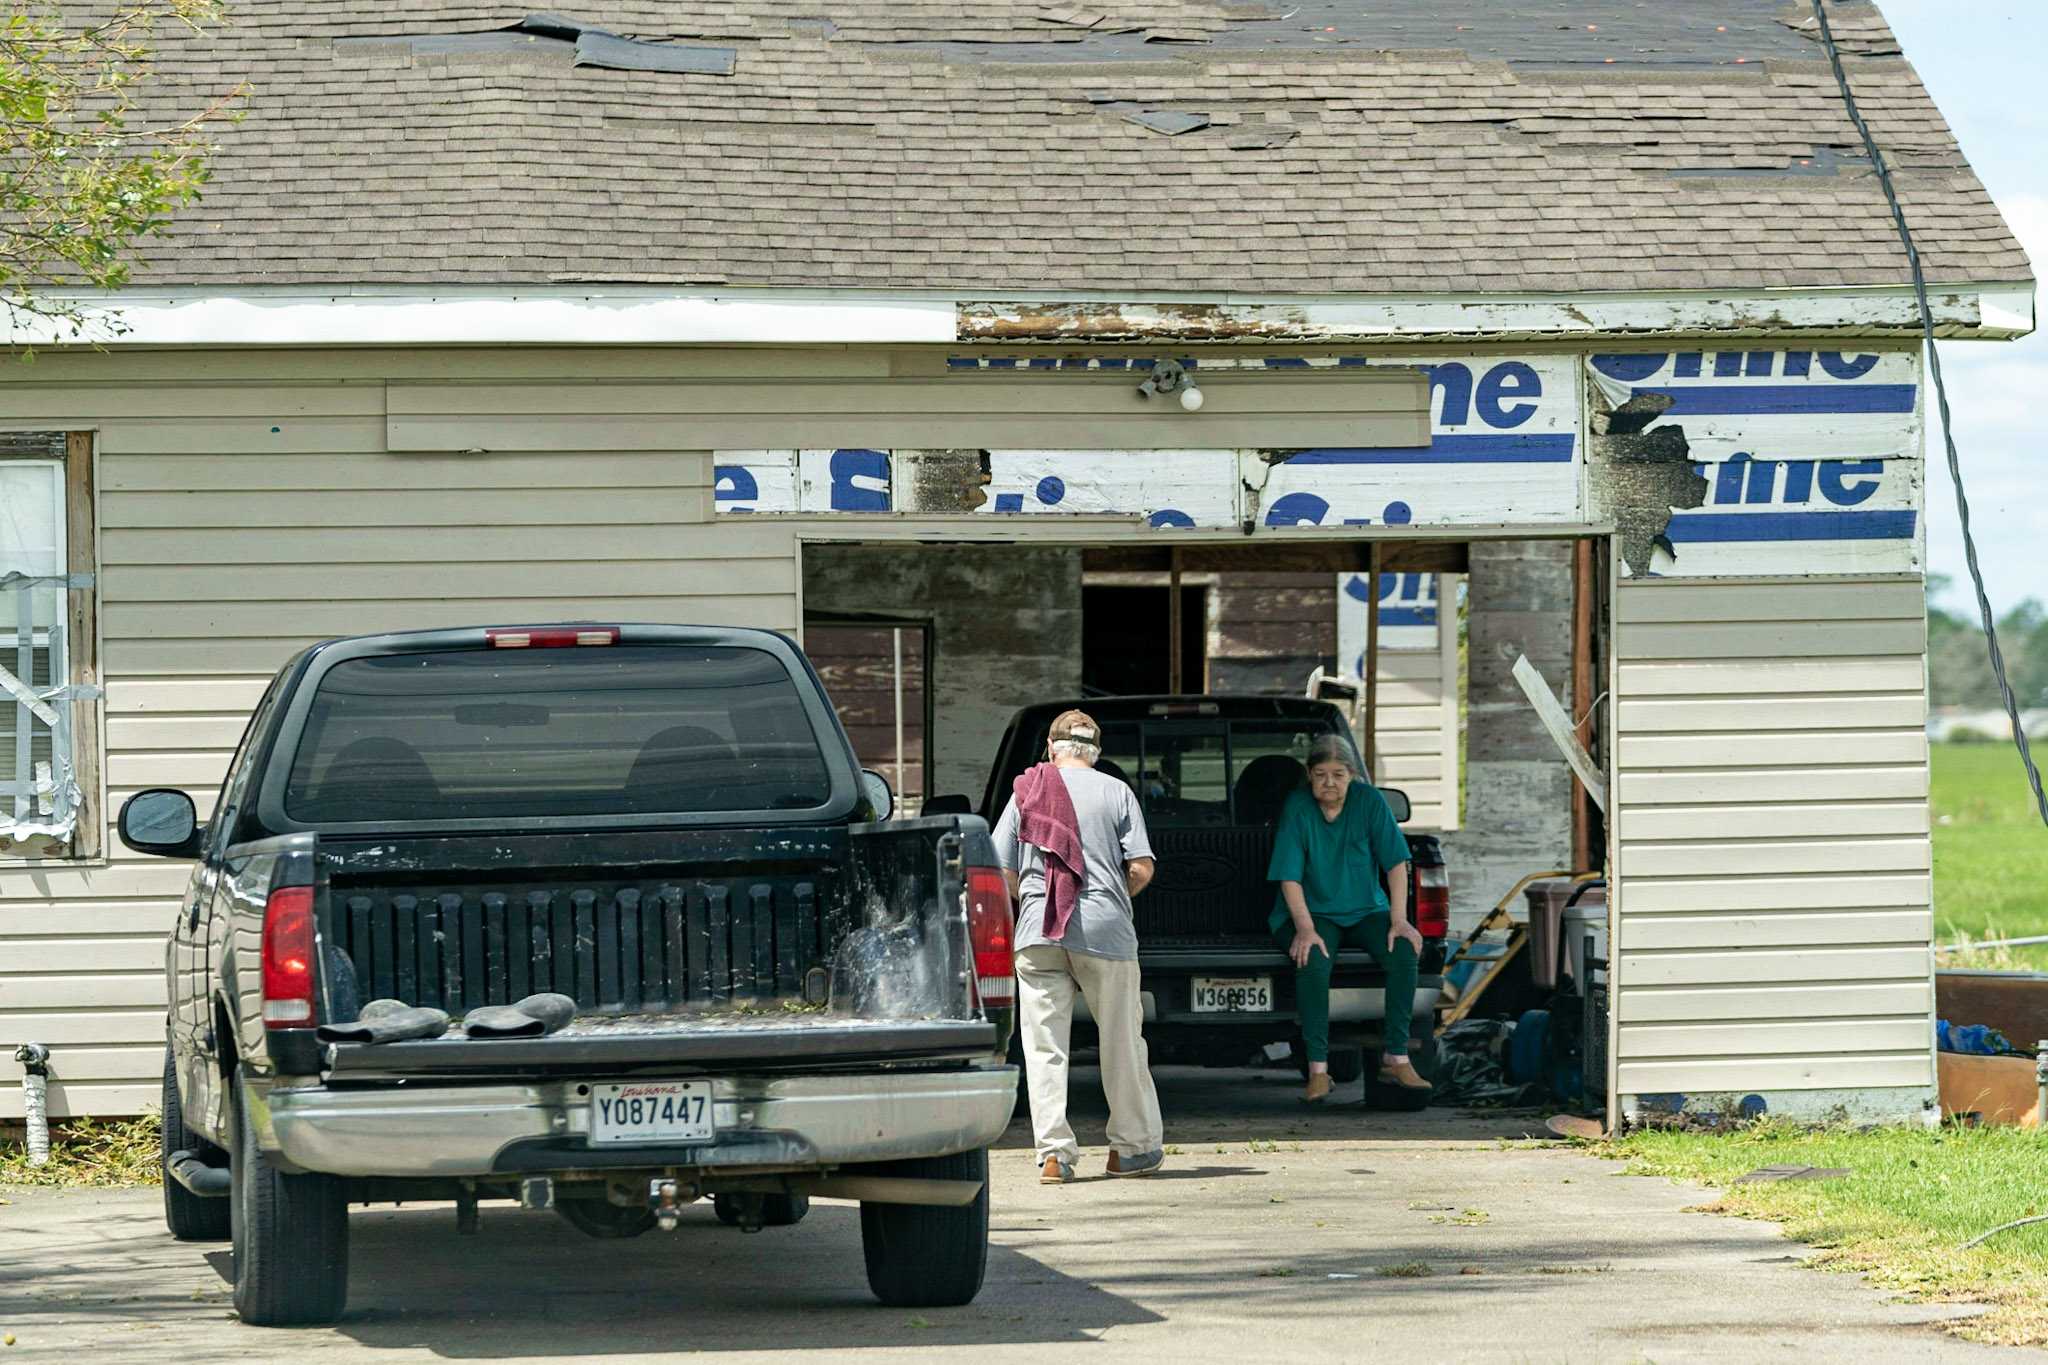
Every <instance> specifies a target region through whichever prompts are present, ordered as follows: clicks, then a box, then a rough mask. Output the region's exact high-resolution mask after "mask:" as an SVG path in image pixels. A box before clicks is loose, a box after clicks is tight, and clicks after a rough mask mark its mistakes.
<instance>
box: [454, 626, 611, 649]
mask: <svg viewBox="0 0 2048 1365" xmlns="http://www.w3.org/2000/svg"><path fill="white" fill-rule="evenodd" d="M484 639H486V640H488V641H490V643H491V648H493V649H569V648H573V647H574V646H576V645H615V644H617V643H618V642H619V628H618V627H617V626H557V627H550V628H548V629H546V630H486V631H485V632H484Z"/></svg>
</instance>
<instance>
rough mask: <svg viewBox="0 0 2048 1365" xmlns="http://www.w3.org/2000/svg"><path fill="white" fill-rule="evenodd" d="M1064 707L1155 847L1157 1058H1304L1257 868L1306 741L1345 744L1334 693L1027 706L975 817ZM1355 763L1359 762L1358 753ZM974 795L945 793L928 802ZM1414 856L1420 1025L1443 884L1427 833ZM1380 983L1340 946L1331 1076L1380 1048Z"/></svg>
mask: <svg viewBox="0 0 2048 1365" xmlns="http://www.w3.org/2000/svg"><path fill="white" fill-rule="evenodd" d="M1069 707H1079V708H1081V709H1083V710H1085V711H1087V712H1088V714H1090V715H1091V716H1093V717H1095V719H1096V720H1097V721H1098V722H1100V724H1101V725H1102V729H1103V747H1102V756H1101V758H1100V759H1099V760H1098V761H1097V763H1096V765H1095V766H1096V768H1097V769H1098V770H1099V771H1102V772H1105V773H1108V774H1110V775H1111V776H1113V777H1116V778H1119V779H1121V780H1123V781H1125V782H1128V783H1130V784H1131V787H1132V789H1133V790H1134V791H1136V792H1137V794H1138V799H1139V802H1140V804H1141V806H1142V808H1143V809H1144V812H1145V824H1146V828H1147V829H1148V830H1149V831H1150V833H1151V836H1152V850H1153V852H1154V853H1155V854H1156V855H1157V857H1158V870H1157V872H1156V873H1155V875H1154V876H1153V879H1152V884H1151V885H1150V886H1148V887H1147V888H1146V889H1145V891H1144V893H1143V894H1141V895H1140V896H1139V897H1138V899H1137V901H1136V902H1135V905H1134V910H1135V913H1136V915H1137V929H1138V963H1139V968H1140V971H1141V980H1142V990H1143V998H1144V1004H1145V1038H1146V1042H1147V1044H1148V1045H1149V1047H1150V1049H1151V1052H1152V1056H1153V1057H1154V1058H1155V1059H1156V1060H1159V1061H1165V1062H1173V1061H1180V1062H1191V1063H1198V1064H1204V1065H1221V1066H1234V1065H1237V1064H1239V1063H1242V1062H1243V1061H1245V1060H1246V1059H1247V1058H1248V1057H1250V1056H1251V1055H1252V1054H1253V1053H1254V1052H1256V1051H1257V1050H1258V1049H1259V1048H1260V1047H1261V1046H1262V1045H1265V1044H1268V1043H1274V1042H1281V1041H1288V1042H1294V1043H1296V1046H1295V1047H1294V1053H1295V1056H1296V1057H1297V1058H1299V1057H1300V1056H1301V1049H1300V1047H1299V1046H1298V1037H1297V1017H1296V1015H1295V1013H1294V970H1293V966H1292V964H1291V963H1290V962H1289V961H1288V959H1287V955H1286V953H1284V952H1283V951H1281V949H1280V948H1279V947H1278V946H1277V945H1276V944H1275V943H1274V941H1273V938H1272V935H1271V934H1270V932H1269V931H1268V929H1267V916H1268V914H1269V913H1270V912H1271V911H1272V908H1273V898H1274V895H1275V892H1276V888H1275V887H1274V885H1273V883H1271V882H1269V881H1267V880H1266V866H1267V863H1268V862H1269V861H1270V860H1271V858H1272V853H1273V827H1274V822H1275V821H1276V820H1277V819H1278V817H1279V814H1280V808H1281V806H1282V804H1283V803H1284V802H1285V801H1286V800H1287V796H1288V794H1289V793H1290V792H1292V791H1293V790H1294V789H1295V788H1297V787H1300V786H1304V785H1306V782H1307V772H1308V770H1307V767H1306V761H1307V758H1308V751H1309V745H1310V744H1311V743H1312V742H1314V740H1316V739H1317V738H1319V737H1320V736H1323V735H1340V736H1343V737H1344V740H1345V743H1346V744H1350V743H1351V739H1350V731H1349V729H1348V727H1347V726H1346V724H1345V721H1344V716H1343V713H1342V712H1340V711H1339V710H1338V709H1337V708H1336V707H1334V706H1332V705H1331V704H1330V703H1328V702H1321V701H1310V700H1306V699H1295V698H1278V697H1208V696H1196V697H1090V698H1086V699H1081V700H1062V701H1049V702H1044V703H1041V704H1039V705H1036V706H1032V707H1028V708H1026V709H1025V710H1022V711H1019V712H1018V713H1017V714H1016V715H1015V716H1014V717H1012V718H1011V721H1010V725H1009V729H1008V731H1007V732H1006V733H1005V734H1004V736H1003V742H1002V747H1001V748H1000V749H999V750H998V751H997V755H996V761H995V766H994V768H993V769H992V770H991V772H990V774H989V781H988V787H987V789H986V790H985V791H984V792H983V793H982V797H981V805H980V813H981V816H982V818H983V819H985V820H987V821H989V822H990V824H991V825H993V823H994V822H995V821H996V820H997V819H998V818H999V817H1000V816H1001V815H1002V812H1003V807H1004V805H1006V804H1007V803H1008V801H1009V799H1010V787H1011V784H1012V783H1013V782H1014V781H1015V779H1016V777H1017V775H1018V774H1019V773H1021V772H1023V771H1024V769H1025V768H1027V767H1029V766H1030V765H1031V764H1033V763H1036V762H1038V761H1039V760H1040V759H1041V758H1043V757H1044V753H1045V737H1046V729H1047V727H1048V726H1049V725H1050V724H1051V723H1052V720H1053V718H1054V717H1055V716H1057V715H1059V713H1060V712H1062V711H1064V710H1066V709H1067V708H1069ZM1353 761H1354V762H1357V763H1358V770H1359V771H1361V772H1363V771H1364V764H1363V763H1362V762H1359V760H1358V759H1357V757H1356V750H1355V748H1354V750H1353ZM1382 792H1383V793H1384V795H1385V796H1386V797H1387V800H1388V802H1389V803H1390V804H1391V805H1392V806H1393V809H1394V816H1395V818H1396V819H1406V818H1407V815H1408V798H1407V797H1406V796H1405V795H1403V794H1402V793H1400V792H1398V791H1393V790H1389V789H1386V788H1382ZM968 805H969V803H968V802H967V801H965V800H963V799H962V798H959V797H953V798H944V797H941V798H938V799H937V800H936V801H935V802H929V803H927V804H926V807H925V809H926V810H927V811H931V810H935V809H937V810H945V809H965V808H967V807H968ZM1408 852H1409V869H1410V871H1409V878H1410V882H1409V899H1408V903H1409V905H1410V906H1411V907H1413V909H1412V911H1411V914H1412V917H1413V920H1414V923H1415V927H1416V928H1417V929H1418V930H1419V931H1420V932H1421V934H1422V937H1423V941H1424V950H1423V954H1422V964H1421V965H1422V978H1421V982H1420V989H1418V990H1417V992H1416V999H1415V1017H1416V1020H1417V1021H1419V1022H1420V1023H1422V1024H1424V1025H1426V1023H1427V1021H1428V1020H1430V1019H1432V1018H1433V1017H1434V1016H1433V1010H1434V1006H1435V1003H1436V999H1437V995H1438V992H1439V990H1440V989H1441V987H1442V985H1443V979H1442V977H1441V976H1440V975H1438V973H1440V972H1441V971H1442V969H1443V954H1444V935H1445V933H1446V932H1447V930H1448V928H1449V919H1450V881H1449V878H1448V876H1447V873H1446V869H1445V867H1444V857H1443V851H1442V848H1441V845H1440V844H1439V843H1438V840H1437V838H1436V836H1434V835H1430V834H1419V833H1410V834H1409V835H1408ZM1384 984H1385V981H1384V975H1383V974H1382V973H1381V972H1380V970H1379V969H1378V968H1377V967H1376V966H1374V965H1373V962H1372V959H1371V958H1370V957H1369V956H1368V955H1367V954H1366V953H1364V952H1362V951H1360V950H1358V949H1350V948H1348V949H1344V950H1342V951H1340V952H1339V953H1338V954H1337V962H1336V970H1335V973H1334V974H1333V975H1332V977H1331V981H1330V1024H1331V1030H1330V1033H1331V1042H1332V1048H1331V1053H1330V1070H1331V1074H1332V1075H1333V1076H1334V1077H1335V1078H1336V1079H1338V1080H1340V1081H1343V1080H1355V1079H1356V1078H1357V1077H1358V1075H1359V1074H1360V1073H1361V1072H1362V1071H1363V1070H1364V1067H1365V1063H1366V1061H1367V1058H1368V1054H1369V1053H1371V1054H1374V1055H1375V1056H1376V1054H1377V1050H1378V1048H1379V1044H1380V1039H1381V1037H1382V1028H1383V1022H1382V1021H1383V1018H1384V1015H1385V1012H1386V1011H1385V1006H1384V1003H1383V1001H1382V999H1381V996H1380V991H1381V987H1382V986H1383V985H1384ZM1081 1009H1082V1011H1083V1013H1084V1014H1085V1006H1082V1007H1081ZM1079 1017H1080V1016H1077V1020H1078V1019H1079ZM1088 1027H1089V1026H1088V1025H1086V1024H1085V1023H1078V1025H1077V1034H1079V1035H1080V1036H1081V1037H1082V1038H1085V1036H1086V1034H1085V1030H1086V1029H1087V1028H1088ZM1416 1033H1417V1036H1416V1052H1417V1056H1418V1062H1419V1064H1421V1065H1422V1066H1423V1067H1424V1068H1425V1070H1426V1069H1428V1067H1429V1066H1430V1064H1431V1059H1432V1058H1433V1056H1434V1051H1435V1040H1434V1037H1433V1035H1432V1034H1431V1031H1430V1029H1429V1028H1428V1027H1426V1026H1421V1027H1418V1028H1417V1030H1416ZM1085 1045H1086V1043H1085V1042H1083V1041H1080V1038H1077V1046H1085Z"/></svg>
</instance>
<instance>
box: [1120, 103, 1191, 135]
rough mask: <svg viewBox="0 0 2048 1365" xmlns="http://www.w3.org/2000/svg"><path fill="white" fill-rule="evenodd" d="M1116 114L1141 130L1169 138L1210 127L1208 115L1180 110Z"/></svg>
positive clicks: (1141, 110)
mask: <svg viewBox="0 0 2048 1365" xmlns="http://www.w3.org/2000/svg"><path fill="white" fill-rule="evenodd" d="M1112 107H1113V106H1112ZM1116 112H1117V113H1119V114H1121V115H1122V116H1123V117H1124V119H1125V120H1126V121H1127V122H1130V123H1135V124H1137V125H1138V126H1139V127H1141V128H1150V129H1151V130H1152V131H1153V132H1155V133H1164V134H1166V136H1168V137H1178V136H1180V134H1182V133H1195V132H1200V131H1201V130H1202V129H1204V128H1207V127H1208V126H1209V116H1208V115H1207V114H1190V113H1186V112H1183V111H1182V110H1179V109H1118V110H1116Z"/></svg>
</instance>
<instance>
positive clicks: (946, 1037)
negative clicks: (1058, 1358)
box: [120, 625, 1016, 1324]
mask: <svg viewBox="0 0 2048 1365" xmlns="http://www.w3.org/2000/svg"><path fill="white" fill-rule="evenodd" d="M888 801H889V796H888V790H887V787H886V786H884V785H882V784H881V783H880V780H879V779H878V778H875V777H873V776H872V775H870V774H864V773H863V772H862V771H861V770H860V769H859V767H858V766H857V765H856V763H855V760H854V756H853V752H852V750H851V748H850V747H849V746H848V744H847V741H846V737H845V734H844V732H843V731H842V730H841V729H840V727H839V724H838V722H837V720H836V719H835V718H834V716H833V712H832V708H831V706H830V704H829V703H828V702H827V701H826V699H825V696H824V694H823V692H822V690H821V688H820V686H819V683H818V680H817V676H816V674H815V673H814V672H813V671H812V669H811V667H810V665H809V663H808V662H807V661H806V660H805V659H804V657H803V656H802V655H801V654H800V653H799V652H798V651H797V650H796V648H795V647H794V646H793V645H792V644H791V643H790V642H789V641H788V640H786V639H784V638H783V637H781V636H779V635H774V634H770V633H767V632H762V631H748V630H730V629H694V628H687V627H678V626H637V625H622V626H592V625H564V626H537V627H508V628H499V629H486V628H477V629H466V630H440V631H433V632H425V633H413V634H394V635H382V636H375V637H365V638H357V639H348V640H337V641H330V642H328V643H325V644H321V645H316V646H314V647H312V648H310V649H308V650H306V651H304V652H303V653H301V654H299V655H298V656H297V657H295V658H293V659H292V660H291V661H290V662H289V663H288V664H286V665H285V667H284V668H283V669H282V671H280V672H279V674H278V675H277V677H276V679H275V680H274V681H273V682H272V683H271V685H270V688H269V690H268V692H267V693H266V694H265V695H264V697H263V699H262V701H261V703H260V704H259V705H258V707H257V709H256V712H255V714H254V717H253V719H252V720H251V722H250V724H249V727H248V730H247V732H246V734H245V735H244V736H243V739H242V742H241V746H240V748H239V749H238V751H237V752H236V754H235V757H234V759H233V761H232V764H231V767H230V770H229V773H228V777H227V780H226V783H225V785H224V786H223V788H222V790H221V792H220V794H219V796H218V798H217V800H216V801H215V803H214V806H213V809H212V812H211V815H210V817H209V818H208V819H207V820H206V821H205V823H204V824H202V823H201V822H200V821H199V819H198V818H197V812H196V810H195V807H194V803H193V802H192V800H191V799H190V798H189V797H188V796H187V795H186V794H184V793H182V792H176V791H170V790H164V789H157V790H151V791H145V792H142V793H139V794H137V795H136V796H134V797H132V798H130V800H129V801H128V803H127V805H126V806H125V807H124V808H123V810H122V813H121V820H120V827H121V835H122V838H123V840H124V841H125V842H126V843H127V844H128V845H129V846H130V847H131V848H134V849H136V850H138V851H140V852H144V853H151V854H158V855H161V856H165V857H172V858H184V859H191V860H194V861H195V863H196V865H197V866H196V870H195V872H194V875H193V878H192V882H191V887H190V889H189V891H188V893H187V895H186V897H185V900H184V903H183V904H182V906H181V907H180V909H179V910H178V914H177V920H176V922H175V924H174V925H173V926H172V932H171V935H170V940H169V944H168V950H167V952H168V957H167V963H166V966H167V970H168V973H169V985H170V998H171V1002H172V1003H171V1009H170V1013H169V1016H168V1021H167V1023H168V1037H167V1049H166V1057H165V1064H164V1107H163V1112H164V1133H165V1138H164V1146H165V1150H164V1168H165V1180H164V1203H165V1216H166V1219H167V1221H168V1223H169V1226H170V1230H171V1232H172V1233H173V1235H175V1236H177V1237H180V1238H186V1239H194V1240H197V1239H208V1238H216V1239H217V1238H224V1237H230V1236H231V1237H232V1239H233V1242H234V1263H235V1274H234V1282H235V1283H234V1295H235V1305H236V1307H237V1309H238V1310H239V1311H240V1315H241V1317H242V1319H243V1320H244V1321H246V1322H251V1323H257V1324H289V1323H311V1322H323V1321H329V1320H332V1319H333V1318H335V1317H336V1316H338V1315H339V1314H340V1313H341V1311H342V1309H343V1307H344V1306H345V1303H346V1299H347V1285H348V1208H349V1206H350V1205H351V1204H352V1203H358V1202H365V1201H372V1200H376V1201H387V1200H408V1201H410V1200H433V1199H444V1200H452V1201H454V1202H455V1205H456V1209H457V1216H458V1219H459V1220H460V1221H461V1222H462V1223H463V1224H464V1225H465V1226H473V1225H474V1220H475V1218H476V1206H477V1202H478V1201H479V1200H488V1199H517V1200H520V1201H521V1202H523V1203H524V1204H526V1205H528V1206H529V1207H552V1208H554V1209H556V1210H558V1211H559V1213H560V1214H561V1215H562V1216H563V1217H564V1218H565V1219H566V1220H567V1221H568V1222H569V1223H571V1224H572V1225H574V1226H575V1227H576V1228H578V1229H580V1230H581V1231H583V1232H585V1233H588V1234H590V1235H592V1236H597V1237H629V1236H633V1235H636V1234H639V1233H642V1232H645V1231H647V1230H648V1229H650V1228H652V1227H655V1226H657V1225H665V1226H670V1227H673V1226H674V1225H675V1223H676V1221H677V1210H678V1209H679V1208H680V1207H681V1206H683V1205H685V1204H688V1203H690V1202H691V1201H694V1200H696V1199H699V1198H707V1197H708V1198H710V1199H712V1200H713V1201H714V1202H715V1205H716V1208H717V1211H718V1215H719V1218H720V1220H721V1221H723V1222H726V1223H731V1224H737V1225H740V1226H743V1227H761V1226H763V1225H773V1224H789V1223H794V1222H796V1221H798V1220H799V1219H800V1218H802V1216H803V1214H804V1212H805V1209H806V1208H807V1205H808V1200H809V1198H810V1196H812V1195H814V1194H827V1195H837V1196H840V1197H846V1198H852V1199H857V1200H859V1201H860V1202H861V1230H862V1237H863V1243H864V1248H865V1258H866V1268H867V1275H868V1281H869V1284H870V1286H871V1288H872V1289H873V1291H874V1293H875V1294H876V1295H877V1296H878V1297H879V1298H880V1299H881V1300H882V1301H884V1302H885V1303H890V1304H898V1305H937V1304H957V1303H964V1302H966V1301H967V1300H969V1299H971V1298H973V1297H974V1295H975V1294H976V1293H977V1292H978V1291H979V1289H980V1287H981V1282H982V1277H983V1272H984V1267H985V1264H986V1254H987V1243H988V1187H987V1169H988V1167H987V1155H986V1148H987V1146H988V1144H989V1143H990V1142H991V1141H992V1140H993V1139H994V1138H995V1137H996V1135H997V1134H998V1133H1000V1132H1001V1131H1002V1129H1003V1127H1004V1125H1005V1123H1006V1122H1007V1120H1008V1118H1009V1115H1010V1111H1011V1106H1012V1103H1013V1099H1014V1094H1015V1088H1016V1073H1015V1071H1014V1069H1012V1068H1011V1067H1009V1066H1008V1065H1007V1064H1006V1063H1005V1061H1004V1056H1005V1052H1006V1049H1007V1045H1008V1041H1009V1034H1010V1031H1011V1008H1012V998H1013V997H1012V991H1013V983H1012V978H1011V962H1010V940H1009V931H1010V910H1009V903H1008V898H1007V895H1006V893H1005V890H1004V886H1003V882H1002V878H1001V876H1000V874H999V873H998V872H997V871H996V869H995V867H994V859H993V857H992V850H991V848H990V846H989V842H988V836H987V827H986V826H985V825H984V824H983V822H982V821H980V820H978V819H976V818H974V817H972V816H965V817H959V816H954V817H945V818H937V819H920V820H909V821H900V822H896V823H892V824H883V823H877V822H878V821H880V820H881V819H882V818H883V817H885V816H886V815H887V814H888V810H887V805H888ZM549 995H553V996H566V997H568V998H569V1000H570V1001H573V1004H574V1009H573V1011H569V1010H568V1008H567V1004H566V1002H560V1003H562V1004H563V1014H564V1015H571V1014H572V1015H573V1017H568V1018H567V1019H566V1022H564V1021H563V1019H562V1018H559V1017H556V1018H547V1019H542V1018H536V1019H534V1020H533V1021H532V1028H530V1029H525V1028H520V1027H515V1028H514V1029H513V1032H515V1033H516V1032H525V1033H527V1034H529V1035H531V1036H502V1032H501V1033H500V1035H499V1036H490V1034H491V1031H490V1030H489V1029H486V1028H485V1027H484V1026H483V1021H485V1020H489V1019H490V1018H491V1013H492V1008H491V1007H504V1006H510V1005H513V1004H515V1003H516V1002H519V1001H521V1000H522V999H527V998H530V997H545V996H549ZM370 1002H377V1004H376V1007H375V1008H366V1006H367V1005H369V1004H370ZM436 1011H438V1012H439V1013H438V1014H437V1013H435V1012H436ZM497 1013H498V1014H499V1018H498V1019H497V1020H496V1021H495V1022H497V1023H498V1024H500V1025H501V1026H502V1025H503V1024H504V1023H505V1020H504V1017H503V1011H502V1009H499V1010H498V1011H497ZM537 1013H540V1014H545V1013H546V1011H544V1010H541V1011H537ZM372 1021H376V1022H375V1023H374V1024H373V1022H372ZM513 1022H514V1024H515V1025H517V1020H514V1021H513ZM406 1035H411V1036H406Z"/></svg>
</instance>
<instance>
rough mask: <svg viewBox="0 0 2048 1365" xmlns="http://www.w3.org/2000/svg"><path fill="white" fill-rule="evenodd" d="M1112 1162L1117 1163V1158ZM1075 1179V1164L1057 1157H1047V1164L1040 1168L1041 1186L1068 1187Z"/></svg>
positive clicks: (1039, 1180)
mask: <svg viewBox="0 0 2048 1365" xmlns="http://www.w3.org/2000/svg"><path fill="white" fill-rule="evenodd" d="M1110 1160H1111V1161H1115V1160H1116V1158H1115V1157H1111V1158H1110ZM1073 1179H1074V1165H1073V1163H1072V1162H1070V1161H1061V1160H1060V1159H1059V1158H1058V1157H1056V1156H1049V1157H1047V1158H1046V1159H1045V1164H1044V1165H1043V1166H1041V1167H1039V1168H1038V1183H1039V1184H1041V1185H1068V1184H1072V1183H1073Z"/></svg>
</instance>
